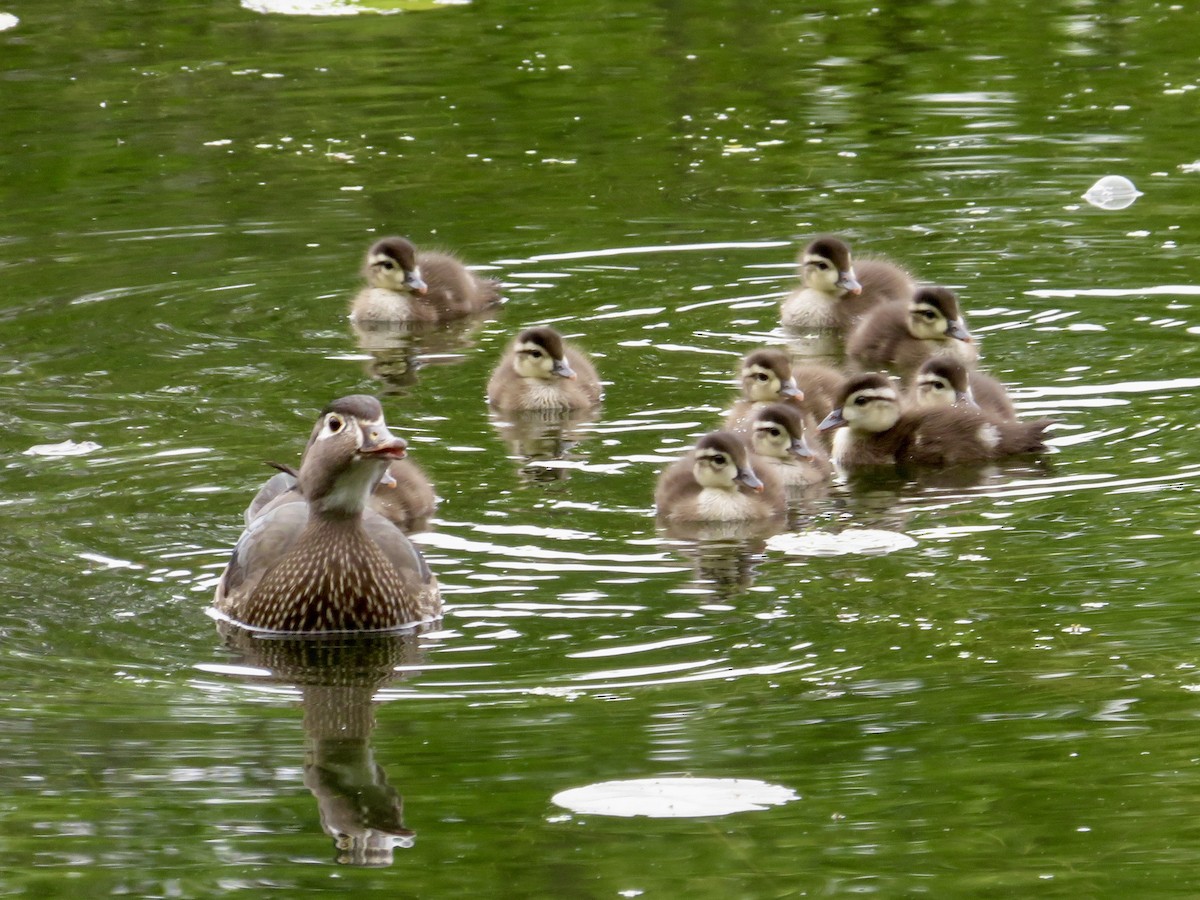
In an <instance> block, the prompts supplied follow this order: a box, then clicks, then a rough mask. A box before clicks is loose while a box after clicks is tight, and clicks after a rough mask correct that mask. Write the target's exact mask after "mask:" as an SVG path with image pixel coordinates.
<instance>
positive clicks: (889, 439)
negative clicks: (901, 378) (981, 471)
mask: <svg viewBox="0 0 1200 900" xmlns="http://www.w3.org/2000/svg"><path fill="white" fill-rule="evenodd" d="M1049 425H1050V420H1048V419H1039V420H1036V421H1031V422H996V421H990V420H989V419H988V417H987V416H985V415H984V414H983V413H981V412H980V411H979V410H978V409H976V408H965V407H943V408H937V409H915V410H910V411H908V412H905V411H904V410H903V408H902V406H901V399H900V392H899V391H898V390H897V388H896V386H895V385H894V384H893V383H892V381H891V379H889V378H888V377H887V376H886V375H882V374H880V373H878V372H870V373H867V374H865V375H858V376H855V377H853V378H850V379H849V380H847V382H846V386H845V389H844V391H843V394H842V400H841V403H840V404H839V405H838V408H837V409H835V410H834V411H833V412H831V413H830V414H829V415H828V416H827V417H826V418H825V420H824V421H823V422H821V424H820V426H819V427H820V428H821V429H822V430H828V429H833V428H838V429H840V430H839V431H838V432H837V434H836V435H835V437H834V439H833V453H832V459H833V462H834V464H835V465H837V466H838V467H839V468H842V469H853V468H856V467H859V466H872V465H892V464H896V463H916V464H920V465H934V466H950V465H956V464H959V463H978V462H986V461H988V460H995V459H1000V458H1002V457H1004V456H1010V455H1014V454H1020V453H1039V452H1042V451H1044V450H1045V449H1046V445H1045V443H1044V442H1043V439H1042V436H1043V433H1044V432H1045V430H1046V428H1047V426H1049Z"/></svg>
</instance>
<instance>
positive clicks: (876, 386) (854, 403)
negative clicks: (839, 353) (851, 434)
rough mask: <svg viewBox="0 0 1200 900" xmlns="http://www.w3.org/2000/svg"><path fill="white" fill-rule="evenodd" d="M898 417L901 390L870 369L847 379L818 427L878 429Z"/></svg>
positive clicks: (827, 428)
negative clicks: (864, 373)
mask: <svg viewBox="0 0 1200 900" xmlns="http://www.w3.org/2000/svg"><path fill="white" fill-rule="evenodd" d="M899 419H900V394H899V393H898V392H897V391H896V388H895V386H894V385H893V384H892V382H891V380H890V379H889V378H888V377H887V376H886V375H881V374H879V373H878V372H869V373H867V374H866V375H858V376H855V377H854V378H851V379H849V380H848V381H847V382H846V385H845V387H844V388H843V389H842V397H841V402H840V403H838V406H837V408H836V409H835V410H834V411H833V412H831V413H830V414H829V415H827V416H826V417H825V418H824V419H823V420H822V421H821V424H820V425H818V426H817V427H818V428H819V429H820V430H821V431H828V430H829V429H831V428H838V427H840V426H842V425H845V426H847V427H848V428H850V430H851V431H857V432H867V433H872V434H875V433H879V432H882V431H887V430H888V429H889V428H891V427H892V426H893V425H895V424H896V422H898V421H899Z"/></svg>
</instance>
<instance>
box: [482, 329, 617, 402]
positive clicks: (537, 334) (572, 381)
mask: <svg viewBox="0 0 1200 900" xmlns="http://www.w3.org/2000/svg"><path fill="white" fill-rule="evenodd" d="M602 397H603V390H602V389H601V387H600V376H598V375H597V374H596V369H595V367H594V366H593V365H592V363H591V360H589V359H588V358H587V357H586V356H585V355H584V354H583V353H581V352H580V351H579V350H576V349H575V348H574V347H572V346H571V345H570V344H568V343H565V342H564V341H563V339H562V335H560V334H559V333H558V332H557V331H555V330H554V329H553V328H546V327H541V328H527V329H525V330H524V331H522V332H521V333H520V334H519V335H517V339H516V340H515V341H513V342H512V344H510V345H509V347H508V349H507V350H506V351H505V352H504V356H503V357H502V358H501V360H500V364H499V365H498V366H496V369H495V371H494V372H492V377H491V378H490V379H489V380H488V385H487V398H488V403H490V404H491V405H492V407H493V408H495V409H502V410H533V409H539V410H566V409H587V408H588V407H591V406H595V405H596V404H597V403H599V402H600V400H601V398H602Z"/></svg>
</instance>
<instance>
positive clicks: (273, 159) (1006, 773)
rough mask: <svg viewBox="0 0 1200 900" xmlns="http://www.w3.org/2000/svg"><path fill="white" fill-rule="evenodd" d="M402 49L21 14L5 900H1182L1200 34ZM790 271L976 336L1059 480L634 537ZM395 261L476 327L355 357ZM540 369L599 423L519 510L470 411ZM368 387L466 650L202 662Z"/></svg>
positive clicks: (429, 16) (881, 26)
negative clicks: (412, 473)
mask: <svg viewBox="0 0 1200 900" xmlns="http://www.w3.org/2000/svg"><path fill="white" fill-rule="evenodd" d="M314 5H316V6H321V7H326V9H325V11H326V12H329V13H332V12H338V13H344V12H354V10H353V9H338V10H331V9H329V8H328V7H331V6H334V5H340V6H345V7H354V6H356V4H331V3H321V4H314ZM366 5H369V4H366V3H362V4H357V6H366ZM375 5H376V6H381V5H382V6H387V7H389V8H390V9H391V10H395V9H396V8H397V7H398V6H403V7H405V9H404V10H403V11H401V12H399V13H397V14H394V15H373V14H358V15H343V14H339V15H332V14H330V15H325V16H314V15H304V14H302V13H304V12H305V11H306V9H305V7H306V4H304V3H300V2H292V3H288V4H272V3H258V2H254V3H251V2H246V3H243V4H240V5H239V4H238V3H237V2H234V0H220V2H218V0H204V2H192V0H181V2H172V3H168V4H162V3H148V2H142V0H101V2H92V3H87V4H78V3H66V2H63V0H9V2H8V3H6V4H3V8H2V9H0V13H5V14H7V16H0V22H2V23H3V26H0V27H4V30H2V31H0V122H3V123H4V124H3V128H2V129H0V160H2V161H3V167H4V171H5V173H6V177H5V178H4V179H2V180H0V286H2V291H3V293H2V294H0V340H2V341H3V347H4V365H3V367H2V369H3V371H2V375H0V423H2V424H3V437H2V438H0V440H2V442H3V448H4V465H3V468H2V469H0V508H2V510H3V517H4V518H3V521H4V534H5V540H4V544H3V549H2V550H0V580H2V581H3V584H4V586H5V593H6V596H7V598H8V600H7V603H6V604H5V607H4V611H3V613H2V616H0V636H2V639H3V655H2V656H0V660H2V663H0V697H2V698H3V707H2V708H3V713H0V753H2V754H3V756H4V758H5V759H6V765H5V766H4V768H3V772H0V786H2V788H3V790H2V799H0V860H2V862H3V864H2V865H0V891H2V892H3V893H5V894H10V895H16V896H22V895H25V896H55V895H62V894H70V895H73V896H74V895H78V896H84V895H87V896H100V895H106V894H123V895H132V896H145V897H197V896H212V895H217V894H220V895H236V894H241V895H251V896H257V895H268V894H279V895H283V896H297V895H301V894H316V893H321V892H334V891H339V892H340V891H347V890H353V891H356V892H357V893H358V894H361V895H363V896H374V895H380V896H382V895H385V894H386V895H389V896H396V895H404V896H421V897H444V896H481V897H487V896H513V897H542V896H544V897H568V896H569V897H622V896H623V897H637V896H647V897H681V896H688V897H722V898H726V897H731V896H737V897H767V896H848V895H858V894H876V895H880V896H886V897H899V896H917V895H928V896H936V897H955V896H963V897H973V896H980V895H1007V896H1039V897H1043V896H1044V897H1072V898H1074V897H1081V896H1087V897H1118V896H1127V895H1131V894H1132V895H1134V896H1143V897H1145V896H1189V895H1193V894H1194V893H1195V892H1196V890H1197V889H1198V888H1200V874H1197V872H1196V865H1195V859H1196V856H1197V853H1198V852H1200V832H1198V830H1197V827H1196V820H1195V819H1194V818H1193V816H1194V815H1195V810H1196V801H1195V798H1196V796H1197V794H1198V792H1200V764H1198V753H1197V750H1196V740H1195V735H1196V720H1197V698H1196V694H1197V692H1198V691H1200V673H1198V672H1197V670H1196V663H1197V621H1198V616H1197V612H1196V608H1195V607H1194V606H1193V603H1194V602H1195V598H1194V590H1195V576H1194V569H1195V563H1194V559H1195V556H1194V554H1195V553H1196V548H1197V533H1198V529H1200V516H1198V515H1197V511H1196V510H1197V503H1196V493H1197V485H1198V483H1200V454H1197V452H1196V440H1195V436H1196V420H1197V416H1198V415H1200V409H1198V404H1197V402H1196V399H1195V397H1196V388H1197V387H1198V386H1200V366H1198V365H1197V342H1198V334H1200V313H1198V312H1197V311H1196V309H1195V306H1196V304H1195V298H1196V296H1197V294H1200V258H1198V256H1197V253H1196V246H1197V242H1198V241H1200V213H1198V212H1197V211H1198V210H1200V203H1198V202H1197V194H1200V174H1198V173H1200V160H1198V154H1200V149H1198V148H1197V145H1196V142H1195V128H1194V122H1195V119H1196V101H1197V97H1198V96H1200V90H1198V84H1200V81H1198V80H1197V79H1198V78H1200V75H1198V72H1197V69H1196V65H1195V61H1196V55H1197V49H1198V46H1200V21H1198V20H1200V12H1197V11H1195V10H1193V9H1192V8H1191V7H1190V6H1188V5H1186V4H1180V5H1167V4H1162V3H1158V2H1151V0H1131V2H1127V3H1121V4H1115V3H1109V2H1100V0H1061V2H1052V3H1050V4H1047V5H1044V6H1043V7H1041V8H1039V10H1038V12H1037V15H1025V14H1021V13H1019V12H1018V11H1015V10H1014V9H1013V7H1012V5H1011V4H1001V3H999V2H993V0H975V2H971V0H956V2H951V3H941V2H915V3H914V2H904V3H894V2H885V3H869V2H865V0H864V2H859V0H847V2H844V3H841V4H836V5H835V7H836V10H837V11H836V12H833V11H827V12H814V11H811V10H807V9H803V8H801V6H797V5H795V4H783V3H769V2H758V0H751V2H732V0H703V2H693V3H689V4H676V3H647V2H635V0H611V2H610V0H600V2H598V3H593V4H590V5H589V6H588V8H587V12H588V14H587V15H586V16H581V15H580V7H579V6H577V5H576V4H568V3H557V4H556V3H548V4H534V5H530V4H527V3H515V2H508V0H497V2H490V0H489V2H484V0H478V2H475V3H472V4H463V3H456V4H437V3H412V4H396V3H394V2H392V3H386V4H375ZM282 7H287V9H286V14H285V13H281V12H275V11H272V10H278V9H280V8H282ZM14 17H15V18H14ZM1106 175H1121V176H1124V177H1126V178H1129V179H1131V180H1132V182H1133V184H1134V185H1136V189H1137V190H1138V191H1140V192H1141V196H1138V197H1135V198H1134V199H1133V202H1132V203H1129V204H1128V205H1126V206H1124V207H1123V208H1119V209H1114V208H1110V209H1103V208H1100V207H1097V206H1094V205H1092V204H1090V203H1089V202H1087V201H1086V200H1084V199H1083V194H1084V193H1085V192H1086V191H1087V190H1088V189H1089V188H1090V187H1091V186H1092V185H1093V184H1095V183H1096V182H1097V181H1098V180H1099V179H1100V178H1101V177H1103V176H1106ZM821 231H835V232H840V233H842V234H845V235H847V236H848V237H849V238H850V240H851V241H853V243H854V245H855V246H856V247H857V248H859V249H860V250H861V251H863V252H874V253H878V254H884V255H887V256H890V257H892V258H895V259H898V260H901V261H903V262H904V263H906V264H907V265H909V266H910V267H912V268H913V269H914V270H915V271H917V272H918V273H919V274H920V275H921V277H922V278H924V279H926V280H929V281H935V282H939V283H943V284H947V285H949V286H951V287H953V288H955V289H956V290H957V291H958V292H959V293H960V296H961V297H962V299H963V302H964V304H965V306H966V309H967V312H968V317H969V319H970V322H971V325H972V328H973V330H974V331H975V332H976V333H977V334H978V335H979V336H980V337H981V338H982V348H983V354H984V364H985V365H986V367H987V368H988V370H989V371H990V372H992V373H993V374H995V375H996V376H997V377H999V378H1001V379H1002V380H1004V381H1005V382H1006V383H1007V384H1008V385H1009V386H1010V389H1011V391H1012V393H1013V395H1014V397H1015V398H1016V399H1017V401H1018V406H1019V408H1020V412H1021V414H1022V415H1027V416H1035V415H1050V416H1053V417H1054V418H1055V419H1056V420H1058V424H1057V425H1056V426H1055V429H1054V431H1053V440H1052V443H1053V444H1054V445H1055V446H1054V451H1055V452H1053V453H1052V454H1050V455H1048V456H1047V457H1046V458H1045V459H1043V460H1041V461H1022V462H1019V463H1016V464H1012V465H1005V466H998V467H995V468H993V469H990V470H988V471H987V472H985V473H983V474H982V475H981V477H979V478H978V479H974V480H964V481H952V480H938V479H933V480H922V481H907V480H904V479H901V478H894V479H877V480H872V481H870V482H866V483H863V482H849V483H844V482H838V483H835V484H832V485H831V486H830V487H829V489H828V490H827V491H825V492H823V493H819V494H818V495H816V496H814V497H812V498H811V500H810V502H809V503H807V504H806V506H805V508H804V509H803V510H802V512H801V513H799V514H798V515H797V517H796V520H795V521H794V522H793V523H792V526H791V528H790V530H789V531H788V532H787V533H785V534H783V535H780V536H777V537H776V538H773V539H772V540H771V541H769V542H764V541H757V540H744V541H739V540H725V541H707V542H706V541H699V542H689V541H686V540H675V539H671V538H669V537H668V536H665V535H663V534H661V533H659V532H658V531H657V530H656V528H655V523H654V518H653V510H652V500H651V497H652V492H653V486H654V480H655V477H656V474H657V473H658V471H659V470H660V469H661V468H662V467H663V465H664V464H665V463H666V461H668V460H670V459H671V458H673V457H674V456H675V455H677V454H678V453H680V452H681V451H682V450H683V449H684V448H685V447H686V446H687V445H688V444H689V443H690V442H691V441H692V440H693V439H694V437H695V436H696V435H698V434H699V433H702V432H704V431H707V430H709V429H710V428H712V427H715V425H716V424H717V423H718V422H719V421H720V417H721V415H720V414H721V411H722V410H723V409H726V408H727V407H728V404H729V402H730V399H731V397H732V395H733V378H732V376H733V371H734V367H735V364H736V362H737V360H738V358H739V357H740V356H741V355H742V354H744V353H745V352H747V351H748V350H749V349H752V348H754V347H757V346H759V345H762V344H769V343H781V342H782V341H783V340H784V339H785V336H784V335H783V334H782V333H781V332H780V331H779V330H778V328H777V323H778V311H777V302H778V300H779V298H780V297H781V296H782V295H783V294H784V293H785V292H786V291H787V290H788V289H789V287H790V286H791V285H792V283H793V278H794V258H795V254H796V251H797V249H798V246H799V245H800V244H802V243H803V242H804V240H805V239H806V237H808V236H810V235H812V234H814V233H817V232H821ZM391 233H401V234H407V235H408V236H410V237H411V238H413V239H414V240H415V241H416V242H417V243H418V244H420V245H425V246H431V245H434V246H442V247H446V248H450V249H454V250H456V251H457V252H459V253H461V254H462V255H463V256H464V257H465V258H466V259H467V260H468V261H470V262H471V263H472V264H473V265H475V266H476V267H477V268H478V269H479V270H481V271H485V272H487V273H488V274H490V275H492V276H493V277H496V278H498V279H501V280H502V281H503V282H504V283H505V285H506V290H505V293H506V296H507V298H508V301H507V303H506V304H505V305H504V306H503V307H502V308H501V309H500V310H499V311H498V312H496V314H495V315H494V316H492V317H491V318H490V319H488V320H486V321H482V322H477V323H472V324H470V325H469V326H465V327H460V328H451V329H445V330H443V331H438V332H434V333H431V334H426V335H420V336H418V337H416V338H413V339H411V340H407V339H403V338H398V337H394V336H393V339H391V340H380V339H378V336H374V337H372V338H370V339H364V338H362V337H361V336H359V335H356V334H355V333H354V332H353V331H352V329H351V328H350V326H349V323H348V322H347V320H346V309H347V302H348V300H349V298H350V296H352V294H353V292H354V290H355V289H356V287H357V286H358V274H357V270H358V265H359V261H360V258H361V254H362V252H363V251H364V249H365V248H366V246H367V245H368V244H369V243H370V242H371V241H372V240H374V239H375V238H376V237H379V236H382V235H385V234H391ZM536 323H551V324H554V325H555V326H556V327H558V328H559V329H560V330H562V331H563V332H564V333H566V334H568V335H571V336H574V337H575V338H576V339H577V340H578V342H579V343H580V344H582V345H583V346H585V347H586V348H587V349H588V350H589V351H591V352H592V354H593V355H594V357H595V359H596V362H597V365H598V367H599V368H600V371H601V374H602V375H603V377H604V379H605V381H606V382H607V397H606V401H605V403H604V406H603V409H602V411H601V412H600V414H599V416H598V417H597V418H596V419H595V420H594V421H590V422H582V423H580V424H579V425H578V427H577V428H576V430H575V432H574V434H573V436H572V438H571V440H570V441H569V444H570V446H567V447H565V448H556V450H560V451H562V455H561V458H558V459H555V460H551V461H550V462H549V463H545V462H542V463H535V464H530V463H529V461H528V460H523V459H521V458H516V457H515V456H514V454H513V452H512V451H511V450H510V448H509V445H508V444H506V442H505V437H506V435H505V434H504V433H503V431H502V430H500V429H498V428H497V425H496V424H495V423H494V422H493V421H492V420H491V419H490V418H489V416H488V413H487V410H486V409H485V406H484V403H483V399H482V395H483V385H484V383H485V381H486V379H487V377H488V374H489V372H490V370H491V367H492V366H493V365H494V363H495V361H496V359H497V357H498V355H499V353H500V352H501V349H502V348H503V346H504V344H505V343H506V342H507V340H508V339H509V337H510V336H511V335H512V334H513V333H514V332H515V331H516V330H519V329H520V328H522V327H525V326H528V325H531V324H536ZM354 392H369V393H375V394H377V395H379V396H381V397H382V399H383V401H384V405H385V409H386V411H387V415H388V420H389V423H390V424H391V425H392V426H393V427H394V429H395V430H396V431H397V432H398V433H401V434H403V435H404V436H405V437H406V438H408V439H409V440H410V442H411V447H412V451H413V453H412V455H413V458H414V459H416V460H417V461H419V462H420V463H421V465H422V466H423V467H424V468H425V469H426V470H427V471H428V473H429V474H430V476H431V477H432V478H433V480H434V481H435V483H436V485H437V488H438V493H439V495H440V496H441V498H442V500H441V505H440V507H439V509H438V512H437V515H436V518H435V520H434V523H433V525H432V527H431V530H430V531H429V532H428V533H426V534H423V535H421V536H420V537H419V542H420V544H421V545H422V547H423V548H424V550H425V553H426V555H427V558H428V559H429V561H430V564H431V565H432V567H433V568H434V569H435V570H436V572H437V573H438V576H439V578H440V579H441V581H442V584H443V587H444V594H445V599H446V602H447V610H446V615H445V618H444V620H443V621H442V622H441V623H440V625H439V626H438V627H437V629H436V630H433V631H429V632H427V633H425V634H422V635H419V636H411V637H408V638H405V639H397V640H387V641H377V642H371V643H370V644H368V645H366V646H352V647H345V646H341V645H339V644H338V643H336V642H330V643H329V644H328V645H325V646H320V647H316V648H312V647H310V648H308V649H307V650H297V648H295V647H291V646H290V645H288V644H287V642H265V643H264V642H258V643H257V644H251V645H246V644H245V643H244V642H243V643H240V644H239V643H238V642H237V641H236V640H231V641H228V642H227V641H226V640H225V639H224V637H223V636H222V635H221V634H219V633H218V630H217V628H216V626H215V623H214V622H213V621H212V619H210V618H209V617H208V616H207V615H206V607H207V605H208V603H209V600H210V597H211V594H212V588H213V584H214V581H215V578H216V576H217V575H218V574H219V573H220V571H221V569H222V568H223V566H224V564H225V561H226V559H227V558H228V554H229V551H230V549H231V547H232V544H233V542H234V541H235V540H236V538H237V536H238V534H239V532H240V529H241V513H242V510H243V509H244V507H245V505H246V503H247V502H248V500H249V499H250V497H251V496H252V495H253V493H254V491H255V489H256V488H257V486H258V484H259V483H260V482H261V481H262V480H263V479H264V478H265V477H266V475H267V474H269V470H267V469H266V467H265V466H264V465H263V462H264V460H268V459H273V460H279V461H282V462H294V461H296V460H297V459H298V457H299V454H300V451H301V450H302V448H303V445H304V441H305V440H306V438H307V434H308V431H309V428H310V426H311V422H312V419H313V417H314V416H315V413H316V412H317V411H318V410H319V409H320V408H321V407H322V406H323V405H324V404H325V403H326V402H328V401H329V400H330V399H332V398H334V397H337V396H341V395H344V394H348V393H354ZM684 779H691V780H690V781H684ZM614 782H617V783H619V784H618V785H617V786H616V787H615V788H614V787H613V785H612V783H614ZM626 783H628V784H626ZM355 828H358V829H360V831H366V830H368V829H370V830H372V836H371V837H369V838H367V837H363V836H362V835H360V837H359V838H357V839H356V840H352V841H351V840H345V839H343V840H342V842H341V843H342V846H341V847H340V848H338V847H335V842H334V840H333V839H332V838H331V837H329V836H328V835H327V834H326V830H329V831H333V830H337V829H342V830H343V831H346V830H349V831H353V830H354V829H355ZM339 860H340V861H339Z"/></svg>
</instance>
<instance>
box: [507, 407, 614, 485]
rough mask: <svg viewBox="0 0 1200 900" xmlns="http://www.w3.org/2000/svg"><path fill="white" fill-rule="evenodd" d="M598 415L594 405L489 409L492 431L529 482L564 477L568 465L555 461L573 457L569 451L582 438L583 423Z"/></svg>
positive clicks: (587, 423) (588, 422)
mask: <svg viewBox="0 0 1200 900" xmlns="http://www.w3.org/2000/svg"><path fill="white" fill-rule="evenodd" d="M598 417H599V409H598V408H597V407H589V408H587V409H525V410H507V411H503V412H501V411H497V410H493V411H492V412H491V414H490V418H491V421H492V425H493V426H494V427H495V429H496V433H497V434H498V435H499V437H500V440H502V441H503V442H504V443H505V445H506V446H507V447H508V455H509V457H510V458H511V459H513V460H516V461H517V463H518V471H519V472H520V474H521V477H522V478H523V479H525V480H527V481H531V482H541V483H548V482H555V481H566V480H567V479H568V478H570V477H571V467H570V466H569V465H556V464H555V463H559V462H563V461H569V460H571V459H573V458H574V456H573V454H572V452H571V451H573V450H574V449H575V447H576V445H578V444H579V442H580V441H581V440H582V439H583V435H584V434H585V433H586V426H588V425H590V424H591V423H593V422H595V421H596V420H597V418H598Z"/></svg>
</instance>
